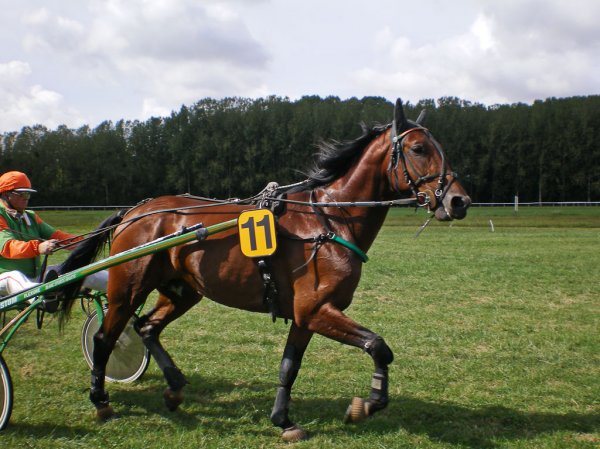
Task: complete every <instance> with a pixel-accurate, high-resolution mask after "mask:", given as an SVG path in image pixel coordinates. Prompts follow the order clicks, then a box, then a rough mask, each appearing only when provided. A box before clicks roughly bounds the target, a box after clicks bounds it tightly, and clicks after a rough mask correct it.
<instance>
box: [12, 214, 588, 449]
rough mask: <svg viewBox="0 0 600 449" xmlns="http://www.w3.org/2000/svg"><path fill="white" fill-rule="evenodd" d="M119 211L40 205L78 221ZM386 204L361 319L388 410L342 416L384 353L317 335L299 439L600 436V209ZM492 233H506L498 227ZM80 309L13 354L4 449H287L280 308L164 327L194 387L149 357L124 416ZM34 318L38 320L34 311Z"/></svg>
mask: <svg viewBox="0 0 600 449" xmlns="http://www.w3.org/2000/svg"><path fill="white" fill-rule="evenodd" d="M108 214H109V212H107V211H104V212H60V213H59V212H43V213H42V216H43V217H44V218H45V219H47V220H48V221H49V222H51V223H53V224H56V225H57V226H59V227H62V228H63V229H68V230H71V231H73V232H83V231H86V230H90V229H91V228H92V227H94V226H95V225H96V224H98V223H99V222H100V220H101V219H102V218H104V217H105V216H107V215H108ZM424 220H425V215H424V214H423V213H415V212H413V211H412V210H409V209H396V210H393V211H392V212H391V213H390V216H389V219H388V220H387V222H386V225H385V226H384V227H383V229H382V231H381V233H380V235H379V237H378V239H377V240H376V242H375V245H374V246H373V248H371V250H370V251H369V256H370V261H369V262H368V263H367V264H366V265H365V267H364V272H363V273H364V274H363V278H362V280H361V284H360V286H359V288H358V290H357V293H356V295H355V299H354V302H353V304H352V306H351V307H350V309H349V310H348V314H349V315H350V316H351V317H353V318H354V319H356V320H357V321H359V322H360V323H361V324H363V325H365V326H367V327H369V328H370V329H372V330H373V331H375V332H377V333H379V334H381V335H382V336H384V338H385V339H386V341H387V342H388V344H389V345H390V346H391V347H392V349H393V350H394V353H395V361H394V363H393V364H392V365H391V366H390V396H391V402H390V406H389V407H388V409H386V410H385V411H383V412H381V413H379V414H378V415H376V416H375V417H373V418H372V419H370V420H368V421H366V422H365V423H362V424H359V425H345V424H343V423H342V418H343V415H344V411H345V409H346V407H347V405H348V404H349V401H350V399H351V398H352V397H353V396H357V395H358V396H363V397H365V396H366V395H367V394H368V391H369V384H370V377H371V373H372V362H371V360H370V358H369V357H368V356H366V355H365V354H363V353H361V352H360V351H359V350H357V349H355V348H349V347H345V346H342V345H340V344H338V343H335V342H333V341H329V340H326V339H324V338H322V337H318V336H316V337H315V338H314V339H313V341H312V342H311V345H310V346H309V349H308V350H307V353H306V356H305V359H304V362H303V365H302V369H301V371H300V374H299V377H298V380H297V381H296V384H295V388H294V391H293V397H294V402H293V403H292V409H291V417H292V419H294V420H296V421H297V422H298V423H299V424H301V425H302V426H304V427H305V428H306V429H307V430H308V431H309V432H310V433H311V435H312V438H311V439H310V440H309V441H307V442H303V443H297V444H295V446H296V447H297V448H340V449H364V448H531V449H533V448H535V449H537V448H598V447H600V339H599V331H600V300H599V297H600V281H599V280H600V208H597V207H596V208H594V207H590V208H573V207H564V208H521V210H520V211H519V212H518V213H515V212H514V211H513V210H512V209H510V208H494V209H490V208H474V209H471V211H470V212H469V216H468V217H467V218H466V219H465V220H463V221H461V222H454V223H452V224H450V225H449V224H447V223H431V224H430V225H429V226H428V227H427V228H426V229H425V230H424V231H423V232H422V233H421V235H420V236H419V237H418V238H416V239H415V238H414V236H415V233H416V231H417V229H418V227H419V226H420V225H421V224H422V223H423V222H424ZM492 227H493V232H492ZM83 320H84V315H83V313H82V312H78V311H76V312H75V313H74V314H73V319H72V320H71V321H70V322H69V324H68V325H67V328H66V330H65V332H64V333H63V334H61V333H59V332H58V327H57V323H56V320H55V319H54V318H50V319H49V320H48V321H47V322H46V323H45V326H44V328H43V329H42V330H37V329H36V327H35V324H34V323H33V322H29V323H27V324H26V325H25V326H24V327H23V328H21V329H20V330H19V332H18V333H17V335H16V338H14V339H13V341H11V344H10V345H9V347H8V349H7V350H6V351H4V354H3V355H4V357H5V359H6V361H7V363H8V366H9V367H10V370H11V374H12V377H13V384H14V387H15V403H14V409H13V414H12V419H11V423H10V424H9V426H8V428H7V429H6V430H5V431H4V432H2V433H0V446H1V447H3V448H4V447H6V448H22V447H31V448H171V447H180V448H223V449H225V448H227V449H232V448H279V447H285V446H288V445H286V444H284V443H282V442H281V441H280V439H279V432H278V430H277V429H276V428H274V427H273V426H272V425H271V423H270V421H269V413H270V410H271V406H272V402H273V399H274V392H275V388H276V385H277V376H278V368H279V361H280V359H281V353H282V350H283V345H284V342H285V336H286V335H287V326H286V325H285V324H284V322H283V321H282V320H278V321H277V322H276V323H275V324H272V323H271V321H270V318H269V317H268V316H265V315H259V314H249V313H246V312H241V311H238V310H234V309H228V308H225V307H222V306H219V305H216V304H214V303H212V302H210V301H203V302H202V303H201V304H199V305H198V306H196V307H195V308H194V309H192V311H191V312H190V313H188V314H187V315H185V316H184V317H183V318H181V319H180V320H178V321H177V322H175V323H174V324H173V325H171V326H170V327H169V328H167V330H166V331H165V332H164V337H163V342H164V344H165V347H167V348H168V349H169V350H170V352H171V354H172V355H173V357H174V358H175V360H176V362H177V363H178V365H179V366H180V368H181V369H182V370H183V371H184V372H185V373H186V375H187V377H188V379H189V380H190V385H188V387H187V388H186V401H185V402H184V404H183V405H182V407H181V408H180V410H179V411H177V412H175V413H170V412H168V411H166V409H165V407H164V406H163V403H162V390H163V388H164V381H163V379H162V375H161V373H160V372H159V370H158V369H157V367H156V365H155V364H154V363H153V362H152V363H151V365H150V368H149V369H148V371H147V372H146V374H145V375H144V377H143V378H142V379H141V380H140V381H138V382H137V383H135V384H129V385H115V384H108V391H109V392H110V394H111V400H112V401H113V406H114V407H115V410H116V411H117V412H118V413H119V416H118V418H117V419H114V420H111V421H109V422H107V423H105V424H98V423H96V422H95V421H94V418H93V414H94V411H93V407H92V405H91V403H90V402H89V401H88V399H87V394H88V391H87V389H88V386H89V385H88V384H89V372H88V369H87V366H86V364H85V362H84V359H83V357H82V355H81V350H80V343H79V338H80V330H81V325H82V324H83ZM30 321H33V320H30Z"/></svg>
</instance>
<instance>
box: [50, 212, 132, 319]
mask: <svg viewBox="0 0 600 449" xmlns="http://www.w3.org/2000/svg"><path fill="white" fill-rule="evenodd" d="M124 212H125V211H119V212H117V213H115V214H113V215H111V216H110V217H108V218H107V219H105V220H104V221H103V222H102V223H100V225H99V226H98V227H97V228H96V230H95V231H93V232H91V233H90V235H89V236H88V237H86V238H85V240H84V241H82V242H81V243H80V244H79V245H77V247H76V248H75V249H74V250H73V252H72V253H71V254H70V255H69V257H67V259H66V260H65V261H64V262H63V263H62V264H60V265H59V266H58V267H57V268H58V269H57V274H59V275H60V274H64V273H69V272H71V271H73V270H76V269H78V268H81V267H83V266H85V265H88V264H90V263H91V262H92V261H93V260H94V259H95V258H96V257H97V256H98V254H99V253H100V251H101V250H102V248H103V247H104V245H105V244H106V242H107V241H108V239H109V238H110V236H111V235H112V231H113V229H114V228H115V227H116V225H118V224H119V223H121V221H122V220H123V215H124ZM81 284H83V279H82V280H79V281H77V282H73V283H71V284H68V285H67V286H65V287H64V288H63V289H62V290H61V292H60V294H61V296H62V297H63V300H62V301H61V302H62V305H61V308H60V312H59V316H58V318H59V323H60V326H61V327H62V325H63V324H64V323H65V322H66V320H67V319H68V318H69V315H70V312H71V308H72V307H73V303H74V302H75V298H77V295H78V293H79V290H80V289H81Z"/></svg>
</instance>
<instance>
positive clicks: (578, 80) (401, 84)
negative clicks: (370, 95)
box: [354, 0, 600, 104]
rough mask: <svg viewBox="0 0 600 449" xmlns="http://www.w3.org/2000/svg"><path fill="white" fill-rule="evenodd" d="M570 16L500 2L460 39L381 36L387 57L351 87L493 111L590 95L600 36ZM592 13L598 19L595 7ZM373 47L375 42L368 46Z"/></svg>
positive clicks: (551, 7) (564, 10)
mask: <svg viewBox="0 0 600 449" xmlns="http://www.w3.org/2000/svg"><path fill="white" fill-rule="evenodd" d="M587 4H589V2H586V5H587ZM599 5H600V4H599ZM524 6H525V7H529V8H530V9H527V10H524V9H523V7H524ZM573 9H576V10H577V8H573V6H572V5H570V4H565V5H564V6H563V4H562V3H558V2H548V1H544V2H538V1H535V0H534V1H530V2H516V1H514V0H513V1H508V2H502V3H501V4H500V3H499V4H496V5H495V6H493V7H492V6H488V7H487V8H486V10H485V11H483V12H481V13H480V14H479V15H477V17H476V18H475V20H474V21H473V23H472V25H471V27H470V28H469V29H468V30H467V31H465V32H463V33H461V34H457V35H455V36H451V37H449V38H446V39H442V40H439V41H437V42H433V43H430V44H424V45H421V46H418V45H415V44H413V43H412V42H410V41H409V40H408V39H407V38H406V36H403V35H402V34H401V32H402V30H401V28H400V29H398V31H395V30H393V31H391V32H390V30H389V29H387V30H385V31H384V34H385V35H387V36H389V35H390V34H392V36H393V44H392V45H391V46H388V47H389V48H390V50H389V53H382V54H380V55H379V61H380V62H379V64H378V66H377V67H363V68H361V69H358V70H356V72H355V73H354V80H355V81H356V83H357V84H359V85H361V86H362V88H363V91H372V92H375V91H376V92H379V93H380V94H382V95H384V96H388V97H393V92H400V91H401V92H408V93H410V99H411V100H418V99H422V98H439V97H441V96H458V97H460V98H463V99H469V100H475V101H479V102H483V103H487V104H493V103H511V102H517V101H525V102H531V101H533V100H535V99H540V98H541V99H543V98H546V97H549V96H558V97H560V96H570V95H578V94H582V93H585V92H587V93H588V94H590V93H594V92H593V90H592V91H590V89H593V87H592V86H593V85H594V84H593V80H592V79H591V78H592V77H595V78H596V83H597V81H598V79H599V76H600V72H599V67H600V66H599V65H598V64H599V63H598V62H596V61H598V58H597V55H598V50H600V33H598V31H597V30H596V28H593V27H595V25H593V21H590V20H589V17H588V15H587V14H582V13H581V10H578V11H576V12H573ZM591 9H595V10H596V11H595V12H597V13H598V15H596V16H595V17H598V16H600V6H594V7H592V8H591ZM533 11H535V12H536V13H535V14H532V13H531V12H533ZM595 12H592V11H589V10H588V13H591V14H594V13H595ZM554 25H556V26H554ZM584 37H585V38H584ZM388 38H389V37H388ZM380 41H381V38H380V37H376V38H375V39H374V45H379V42H380ZM382 86H383V87H382Z"/></svg>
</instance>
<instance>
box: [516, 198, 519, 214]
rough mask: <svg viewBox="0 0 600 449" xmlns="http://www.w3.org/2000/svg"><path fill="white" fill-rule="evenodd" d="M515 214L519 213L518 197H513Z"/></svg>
mask: <svg viewBox="0 0 600 449" xmlns="http://www.w3.org/2000/svg"><path fill="white" fill-rule="evenodd" d="M515 212H519V195H515Z"/></svg>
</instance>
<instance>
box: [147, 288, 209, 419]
mask: <svg viewBox="0 0 600 449" xmlns="http://www.w3.org/2000/svg"><path fill="white" fill-rule="evenodd" d="M181 285H182V286H183V285H184V284H183V283H182V284H181ZM178 293H179V294H177V295H173V294H172V293H170V295H169V297H168V296H166V295H164V294H162V293H161V294H160V296H159V298H158V301H157V302H156V305H155V307H154V308H153V309H152V310H151V311H150V312H148V313H147V314H146V315H144V316H142V317H140V318H139V320H138V321H137V322H136V323H135V329H136V331H137V332H138V333H139V335H140V336H141V337H142V341H143V342H144V345H146V347H147V348H148V350H149V351H150V354H151V355H152V357H153V358H154V360H155V361H156V364H157V365H158V367H159V368H160V369H161V370H162V372H163V375H164V376H165V379H166V381H167V385H168V387H167V389H166V390H165V392H164V395H163V396H164V399H165V405H166V406H167V408H168V409H169V410H171V411H175V410H177V407H179V405H180V404H181V403H182V402H183V387H185V385H186V384H187V383H188V381H187V379H186V378H185V376H184V375H183V373H182V372H181V370H180V369H179V368H178V367H177V366H176V365H175V362H174V361H173V359H172V358H171V356H170V355H169V353H168V352H167V351H166V350H165V348H164V347H163V346H162V344H161V343H160V339H159V336H160V333H161V332H162V330H163V329H164V328H165V327H166V326H167V325H168V324H169V323H170V322H171V321H173V320H175V319H176V318H178V317H180V316H181V315H183V314H184V313H185V312H187V311H188V310H189V309H190V308H191V307H192V306H194V305H195V304H197V303H198V302H199V301H200V299H201V296H199V295H198V294H197V293H196V292H195V291H193V290H192V289H191V288H190V287H187V285H186V286H185V287H181V288H180V289H179V292H178ZM183 293H185V294H183Z"/></svg>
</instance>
